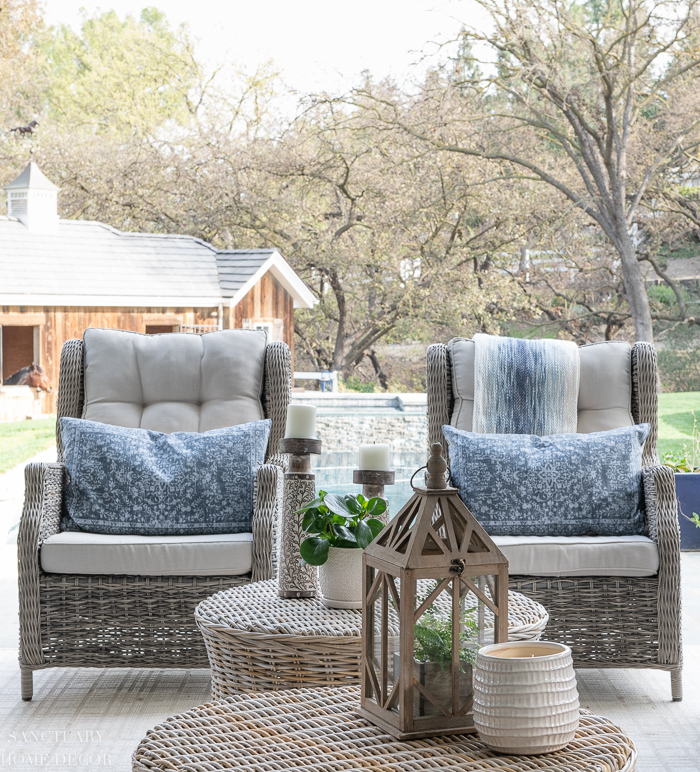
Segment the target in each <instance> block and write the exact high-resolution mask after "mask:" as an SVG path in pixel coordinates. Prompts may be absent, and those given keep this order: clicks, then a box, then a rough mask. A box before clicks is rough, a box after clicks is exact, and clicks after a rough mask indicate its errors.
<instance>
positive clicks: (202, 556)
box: [41, 531, 253, 576]
mask: <svg viewBox="0 0 700 772" xmlns="http://www.w3.org/2000/svg"><path fill="white" fill-rule="evenodd" d="M252 565H253V534H252V533H227V534H216V535H204V536H122V535H120V536H112V535H106V534H98V533H83V532H76V531H64V532H63V533H57V534H55V535H53V536H50V537H49V538H48V539H46V541H44V543H43V544H42V546H41V567H42V569H43V570H44V571H45V572H47V573H52V574H129V575H133V576H240V575H242V574H248V573H250V571H251V568H252Z"/></svg>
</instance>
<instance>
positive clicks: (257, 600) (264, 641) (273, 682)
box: [194, 579, 549, 700]
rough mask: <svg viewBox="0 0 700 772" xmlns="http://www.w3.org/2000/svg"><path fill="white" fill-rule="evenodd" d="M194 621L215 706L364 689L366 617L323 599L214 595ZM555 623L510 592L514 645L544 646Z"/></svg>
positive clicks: (243, 592) (257, 592)
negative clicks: (245, 696) (262, 695)
mask: <svg viewBox="0 0 700 772" xmlns="http://www.w3.org/2000/svg"><path fill="white" fill-rule="evenodd" d="M194 615H195V619H196V620H197V625H198V627H199V629H200V630H201V632H202V635H203V636H204V642H205V644H206V647H207V653H208V655H209V663H210V665H211V676H212V697H213V699H215V700H219V699H222V698H224V697H229V696H233V695H236V694H238V693H239V692H266V691H276V690H278V689H293V688H295V687H312V686H340V685H347V684H356V683H359V680H360V662H361V659H362V647H361V636H362V612H361V611H357V610H352V609H330V608H326V606H324V605H323V604H322V603H321V601H320V600H319V599H318V598H279V597H278V596H277V582H276V581H275V580H274V579H271V580H269V581H266V582H256V583H254V584H245V585H241V586H238V587H232V588H231V589H229V590H224V591H223V592H219V593H217V594H216V595H212V596H211V597H209V598H207V599H206V600H204V601H202V602H201V603H200V604H199V605H198V606H197V608H196V609H195V614H194ZM548 619H549V616H548V614H547V611H546V610H545V608H544V607H543V606H541V605H540V604H539V603H536V602H535V601H533V600H530V599H529V598H527V597H525V596H524V595H521V594H520V593H518V592H509V593H508V637H509V640H511V641H525V640H530V641H536V640H539V638H540V636H541V635H542V633H543V632H544V629H545V627H546V625H547V621H548ZM489 623H490V624H491V625H493V617H492V616H491V612H487V615H486V625H487V627H488V625H489Z"/></svg>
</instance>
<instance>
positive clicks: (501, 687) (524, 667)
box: [474, 641, 579, 755]
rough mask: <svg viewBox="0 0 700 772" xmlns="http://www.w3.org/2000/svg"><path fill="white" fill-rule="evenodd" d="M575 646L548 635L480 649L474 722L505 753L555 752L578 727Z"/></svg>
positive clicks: (493, 746)
mask: <svg viewBox="0 0 700 772" xmlns="http://www.w3.org/2000/svg"><path fill="white" fill-rule="evenodd" d="M578 717H579V702H578V690H577V688H576V676H575V674H574V666H573V662H572V659H571V649H570V648H569V647H568V646H564V645H563V644H561V643H549V642H547V641H532V642H526V641H523V642H512V643H496V644H494V645H492V646H484V647H483V648H481V649H479V652H478V653H477V656H476V667H475V668H474V726H475V728H476V730H477V731H478V732H479V736H480V737H481V739H482V740H483V742H484V743H485V744H486V745H488V747H489V748H491V749H492V750H495V751H499V752H500V753H513V754H525V755H530V754H536V753H551V752H552V751H557V750H559V749H560V748H564V747H565V746H567V745H568V744H569V743H570V742H571V741H572V740H573V739H574V735H575V734H576V730H577V729H578Z"/></svg>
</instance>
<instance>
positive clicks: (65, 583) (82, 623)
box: [18, 331, 291, 700]
mask: <svg viewBox="0 0 700 772" xmlns="http://www.w3.org/2000/svg"><path fill="white" fill-rule="evenodd" d="M88 332H89V331H88ZM229 332H231V331H223V332H214V333H207V335H225V334H227V333H229ZM235 332H242V331H235ZM120 334H122V335H134V334H135V333H120ZM247 334H255V335H260V334H262V333H247ZM86 335H87V333H86ZM157 337H159V338H165V337H167V338H174V337H175V336H174V335H162V336H157ZM185 337H193V336H185ZM227 340H228V339H227ZM258 348H259V349H260V350H261V352H262V353H261V357H262V358H263V359H264V362H263V363H260V362H258V364H257V367H258V368H262V371H261V372H262V383H263V391H262V396H261V398H260V402H259V404H261V405H262V409H263V413H264V417H266V418H270V419H271V420H272V427H271V432H270V439H269V443H268V449H267V454H266V463H265V464H264V465H262V466H260V467H259V469H258V472H257V476H256V480H255V496H254V512H253V515H252V547H248V550H249V551H248V553H247V554H248V558H249V559H250V553H251V551H252V569H251V570H250V571H249V572H248V573H246V574H244V575H237V576H232V575H223V576H211V575H205V576H193V575H184V576H172V575H145V574H146V572H144V575H129V574H126V573H125V574H104V573H102V574H98V573H97V572H95V574H93V575H86V574H85V573H47V572H45V571H44V570H43V569H42V564H41V557H40V554H41V549H42V543H44V542H45V541H46V540H47V539H49V538H50V537H51V536H52V535H56V534H58V533H59V530H60V522H61V518H62V515H63V510H64V507H63V493H64V486H65V483H66V468H65V466H64V464H63V463H62V460H63V446H62V442H61V435H60V430H59V429H58V427H57V434H56V439H57V446H58V463H55V464H51V463H49V464H37V463H34V464H29V465H28V466H27V468H26V472H25V480H26V493H25V504H24V509H23V512H22V518H21V522H20V526H19V539H18V553H19V608H20V611H19V627H20V649H19V663H20V669H21V685H22V699H23V700H31V698H32V694H33V672H34V671H35V670H40V669H43V668H48V667H99V668H106V667H148V668H208V667H209V660H208V658H207V653H206V650H205V646H204V641H203V639H202V636H201V634H200V633H199V631H198V629H197V627H196V624H195V620H194V609H195V607H196V606H197V604H198V603H199V602H200V601H201V600H203V599H204V598H207V597H208V596H210V595H212V594H214V593H216V592H218V591H219V590H224V589H227V588H229V587H231V586H233V585H238V584H246V583H248V582H256V581H261V580H264V579H270V578H272V577H273V576H274V572H275V562H276V559H275V535H276V528H277V516H278V511H279V509H280V508H281V493H282V478H283V469H284V465H285V463H286V462H285V457H284V456H281V455H279V454H278V453H277V452H276V449H277V448H278V446H279V440H280V438H281V437H282V436H283V435H284V430H285V422H286V415H287V405H288V403H289V399H290V395H291V357H290V352H289V348H288V347H287V345H286V344H285V343H277V342H276V343H270V344H267V346H265V344H262V346H258ZM84 351H85V346H84V343H83V341H82V340H69V341H68V342H66V344H65V345H64V346H63V350H62V354H61V365H60V376H59V386H58V417H59V418H61V417H63V416H70V417H75V418H81V417H84V410H83V408H84V403H85V377H84V375H85V370H84V368H85V365H84V357H85V354H84ZM226 388H228V386H227V387H226ZM145 407H146V406H145V405H144V408H145ZM111 423H117V421H112V422H111ZM149 428H153V427H149ZM209 428H212V427H209ZM170 430H171V431H172V430H173V429H170ZM149 538H150V537H149ZM186 546H187V545H186ZM214 570H220V569H214ZM166 573H167V572H166ZM183 573H184V571H183ZM222 573H223V572H222Z"/></svg>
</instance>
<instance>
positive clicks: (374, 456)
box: [360, 444, 391, 472]
mask: <svg viewBox="0 0 700 772" xmlns="http://www.w3.org/2000/svg"><path fill="white" fill-rule="evenodd" d="M360 469H364V470H369V471H372V472H388V471H390V469H391V448H390V447H389V446H388V445H383V444H382V445H360Z"/></svg>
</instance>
